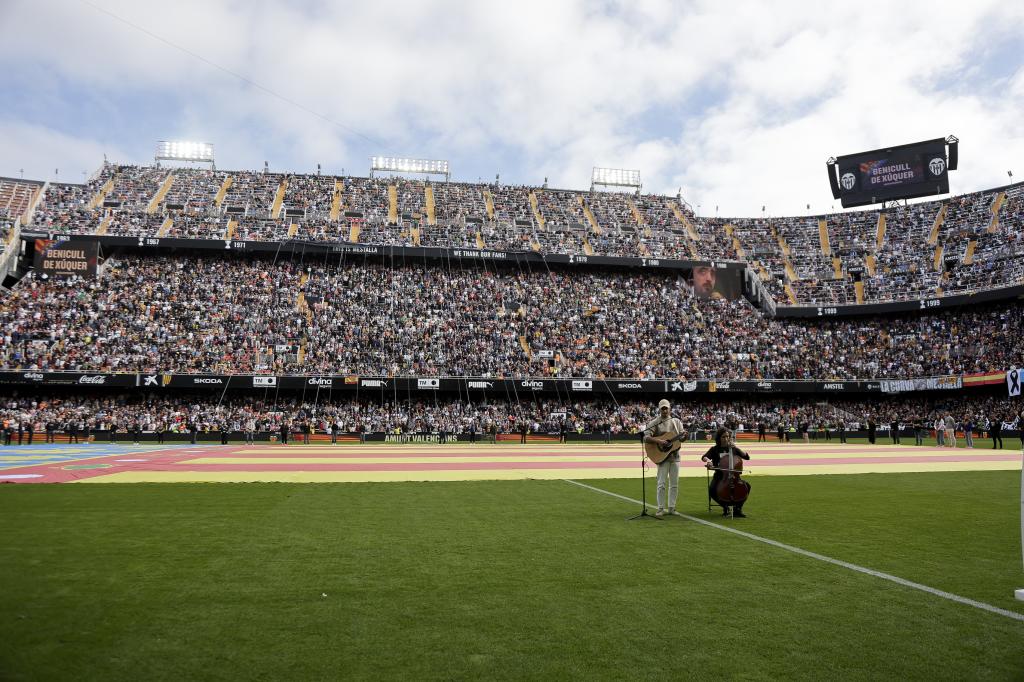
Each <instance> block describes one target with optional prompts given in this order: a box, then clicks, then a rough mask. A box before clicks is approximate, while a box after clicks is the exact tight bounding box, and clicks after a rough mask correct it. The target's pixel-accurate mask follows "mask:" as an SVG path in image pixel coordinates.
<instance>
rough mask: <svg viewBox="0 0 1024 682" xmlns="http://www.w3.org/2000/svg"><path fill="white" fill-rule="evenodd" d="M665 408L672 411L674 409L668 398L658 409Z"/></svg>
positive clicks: (664, 399)
mask: <svg viewBox="0 0 1024 682" xmlns="http://www.w3.org/2000/svg"><path fill="white" fill-rule="evenodd" d="M663 407H667V408H669V409H671V408H672V403H670V402H669V401H668V399H667V398H662V399H661V402H660V403H658V409H659V410H660V409H661V408H663Z"/></svg>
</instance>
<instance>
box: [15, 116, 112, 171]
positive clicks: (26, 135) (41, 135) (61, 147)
mask: <svg viewBox="0 0 1024 682" xmlns="http://www.w3.org/2000/svg"><path fill="white" fill-rule="evenodd" d="M0 140H3V141H4V143H3V145H2V146H0V175H6V176H9V177H15V178H17V177H20V176H21V172H22V170H24V177H25V178H26V179H32V180H50V181H60V182H82V181H83V177H88V176H90V175H92V173H93V172H95V171H96V169H97V168H99V167H100V164H101V163H102V162H103V156H104V154H106V155H107V156H108V157H109V158H111V159H118V158H125V152H124V151H123V150H122V149H121V148H119V147H116V146H110V145H107V144H104V143H103V142H101V141H99V140H94V139H87V138H83V137H79V136H77V135H68V134H66V133H63V132H59V131H56V130H51V129H49V128H45V127H43V126H38V125H33V124H31V123H25V122H22V121H10V120H3V119H0ZM83 174H84V175H83Z"/></svg>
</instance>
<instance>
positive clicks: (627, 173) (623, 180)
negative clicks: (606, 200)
mask: <svg viewBox="0 0 1024 682" xmlns="http://www.w3.org/2000/svg"><path fill="white" fill-rule="evenodd" d="M598 185H600V186H602V187H628V188H629V189H632V190H634V191H635V192H636V193H637V194H639V193H640V188H641V187H643V185H642V184H641V183H640V171H638V170H625V169H622V168H600V167H598V166H594V172H593V173H592V174H591V176H590V191H591V192H593V191H594V188H595V187H597V186H598Z"/></svg>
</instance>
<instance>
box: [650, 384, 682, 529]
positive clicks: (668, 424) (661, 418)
mask: <svg viewBox="0 0 1024 682" xmlns="http://www.w3.org/2000/svg"><path fill="white" fill-rule="evenodd" d="M685 428H686V427H685V426H684V425H683V422H681V421H680V420H679V418H678V417H673V416H672V404H671V403H670V402H669V401H668V400H664V399H663V400H662V401H661V402H659V403H658V416H657V417H655V418H654V419H652V420H651V421H649V422H647V425H646V426H644V442H645V443H657V444H658V445H667V444H668V439H667V438H665V434H668V433H674V434H681V433H684V429H685ZM666 492H667V493H668V500H667V503H668V504H667V505H666V499H665V493H666ZM678 496H679V451H678V450H677V451H676V452H673V453H672V454H671V455H669V456H668V457H666V458H665V459H664V460H662V461H661V463H660V464H658V492H657V501H658V510H657V511H656V512H655V513H654V516H655V517H657V518H659V519H660V518H662V517H663V516H665V513H666V511H667V512H668V513H669V514H670V515H671V514H673V513H674V512H675V510H676V499H677V498H678Z"/></svg>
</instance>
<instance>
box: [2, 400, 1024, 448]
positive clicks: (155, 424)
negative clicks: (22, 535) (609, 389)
mask: <svg viewBox="0 0 1024 682" xmlns="http://www.w3.org/2000/svg"><path fill="white" fill-rule="evenodd" d="M672 409H673V415H675V416H677V417H679V418H680V419H681V420H682V422H683V424H685V425H686V427H687V429H688V430H689V431H691V432H705V433H706V432H709V431H711V432H713V431H714V430H715V429H716V428H718V427H721V426H725V427H727V428H731V429H734V430H737V431H740V432H748V433H758V432H759V431H762V430H763V431H764V432H766V434H767V435H768V437H769V438H773V439H774V437H775V434H777V433H778V432H779V431H780V430H782V432H783V433H784V434H789V436H788V437H790V438H792V435H793V434H796V433H799V434H801V435H802V433H803V432H808V434H809V436H810V437H814V438H823V437H825V432H826V431H828V432H838V431H841V430H847V431H862V430H867V429H868V428H869V426H870V425H875V427H876V428H877V429H878V430H879V431H891V430H893V428H894V426H895V430H897V432H904V434H903V435H904V437H906V435H907V434H906V433H905V432H908V431H912V430H913V429H914V428H915V427H916V428H921V427H923V428H925V429H928V430H931V429H932V427H933V425H934V424H935V422H936V421H937V420H938V419H940V418H942V419H944V418H945V417H947V416H950V417H952V418H953V420H954V422H955V424H956V428H957V430H959V431H964V430H965V429H966V427H968V426H971V427H972V428H973V431H974V433H975V434H980V433H982V432H987V431H989V430H990V429H991V427H992V425H993V424H998V425H999V426H1000V428H1003V429H1005V430H1013V429H1018V428H1020V426H1021V425H1022V424H1024V419H1022V417H1021V405H1020V401H1011V400H1008V399H1005V398H995V397H992V396H975V397H968V396H963V395H959V396H956V397H951V398H944V397H940V398H935V397H918V398H891V399H886V400H882V401H871V402H865V401H859V400H833V401H831V402H829V403H824V402H820V401H818V400H814V399H809V398H807V399H790V400H784V401H780V400H770V399H757V398H747V399H740V400H732V401H695V402H684V403H676V404H675V405H673V408H672ZM653 412H654V407H653V404H652V402H640V401H629V402H622V403H616V402H613V401H608V400H593V401H587V402H568V401H561V400H548V399H545V400H536V401H526V402H517V401H508V400H484V401H479V402H473V401H467V400H461V399H438V400H432V401H427V402H425V401H419V400H412V399H405V398H403V397H402V396H396V397H395V399H393V400H384V401H380V400H378V401H374V400H366V399H362V400H353V399H346V400H329V399H321V400H309V399H305V400H304V399H303V398H302V396H276V395H274V394H273V393H272V392H270V391H267V392H266V394H263V395H244V396H238V395H233V394H232V395H228V396H224V397H221V398H220V399H217V397H216V396H213V397H211V396H210V395H209V394H205V395H204V394H193V395H181V394H160V393H149V394H137V393H133V394H123V395H115V394H93V395H89V394H79V395H69V394H59V395H14V394H7V395H2V396H0V424H2V425H3V427H4V428H11V429H12V430H14V431H18V430H19V429H20V430H21V431H23V432H24V431H27V430H28V429H29V425H30V424H31V429H32V431H33V432H35V433H36V434H40V436H41V434H42V433H43V432H45V431H47V430H52V431H60V432H63V433H68V432H69V431H75V432H77V433H80V434H81V435H82V436H84V435H85V434H86V432H87V431H88V432H92V433H96V432H106V433H105V434H104V435H106V436H108V437H109V432H110V431H111V430H115V431H117V430H120V431H121V432H122V433H125V432H128V433H130V432H132V431H140V432H156V431H161V432H164V433H189V432H192V431H196V432H210V431H221V432H233V433H234V434H235V437H238V436H239V434H240V433H241V432H242V431H246V430H249V431H255V432H271V433H277V432H279V431H280V429H281V427H282V425H284V426H285V427H286V428H288V429H290V430H294V431H298V432H302V431H304V430H306V428H307V427H308V429H309V431H310V432H314V433H330V432H332V431H336V432H338V433H424V432H425V433H437V432H441V431H443V432H446V433H449V434H465V433H469V432H470V431H475V432H476V433H478V434H486V433H494V432H498V433H520V432H522V431H523V430H524V429H525V430H527V431H528V432H530V433H540V434H547V433H559V432H562V431H565V432H567V433H601V434H609V435H619V434H638V433H639V432H640V431H641V430H642V428H643V425H644V424H645V423H646V422H647V421H649V420H650V418H651V416H652V414H653ZM1004 425H1005V426H1004ZM40 436H37V437H40ZM115 437H116V434H115Z"/></svg>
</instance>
